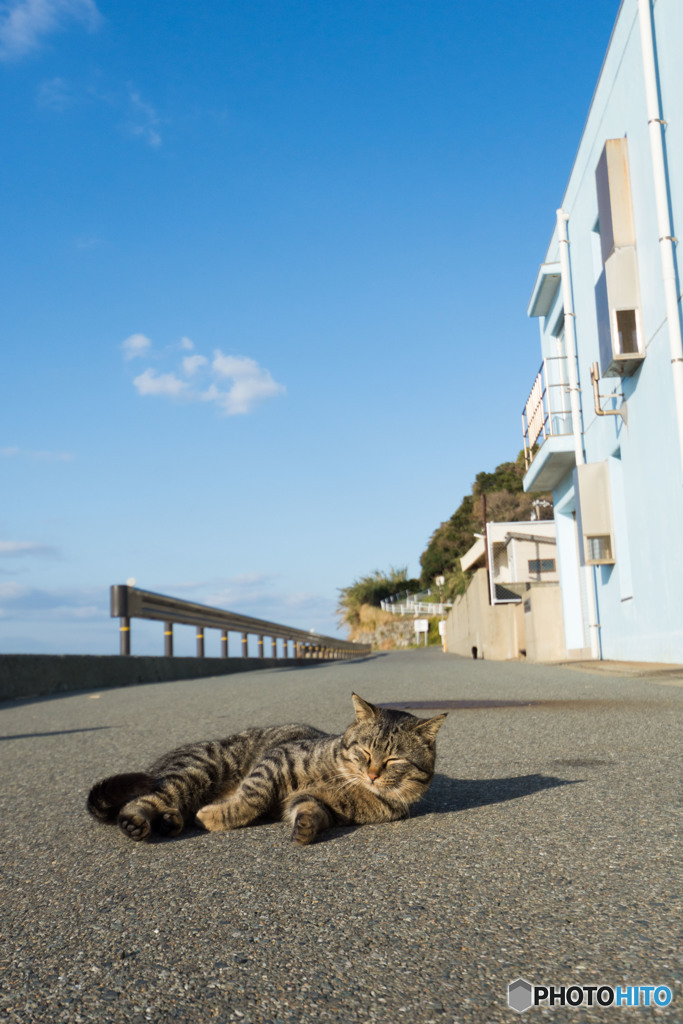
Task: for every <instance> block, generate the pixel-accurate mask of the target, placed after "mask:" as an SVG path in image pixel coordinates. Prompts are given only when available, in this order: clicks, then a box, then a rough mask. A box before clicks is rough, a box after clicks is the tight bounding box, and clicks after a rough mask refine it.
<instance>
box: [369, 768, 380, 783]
mask: <svg viewBox="0 0 683 1024" xmlns="http://www.w3.org/2000/svg"><path fill="white" fill-rule="evenodd" d="M368 778H369V779H371V780H372V781H373V782H374V781H375V779H378V778H379V772H375V771H372V770H371V769H368Z"/></svg>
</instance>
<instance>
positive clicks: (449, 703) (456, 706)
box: [377, 697, 675, 711]
mask: <svg viewBox="0 0 683 1024" xmlns="http://www.w3.org/2000/svg"><path fill="white" fill-rule="evenodd" d="M377 706H378V707H380V708H393V709H394V710H395V711H488V710H495V709H498V708H540V709H541V710H545V711H615V710H617V709H619V710H626V709H632V710H645V709H647V710H650V711H651V710H652V709H653V708H656V709H658V710H661V709H664V708H667V709H668V708H670V707H674V706H675V705H672V704H671V703H667V702H664V701H648V700H628V699H626V700H593V699H591V698H590V697H586V698H585V699H584V700H562V699H561V698H559V699H558V700H506V699H504V698H503V699H500V700H403V701H401V700H397V701H385V702H384V703H383V704H378V705H377Z"/></svg>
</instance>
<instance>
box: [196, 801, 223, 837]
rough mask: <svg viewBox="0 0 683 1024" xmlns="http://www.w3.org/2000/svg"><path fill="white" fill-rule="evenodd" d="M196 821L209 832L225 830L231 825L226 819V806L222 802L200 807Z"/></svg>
mask: <svg viewBox="0 0 683 1024" xmlns="http://www.w3.org/2000/svg"><path fill="white" fill-rule="evenodd" d="M195 821H196V822H197V824H198V825H201V827H202V828H205V829H206V831H207V832H225V830H226V829H227V828H228V827H229V826H228V824H227V822H226V820H225V808H224V807H223V806H222V805H221V804H207V805H206V807H200V809H199V810H198V811H197V814H196V815H195Z"/></svg>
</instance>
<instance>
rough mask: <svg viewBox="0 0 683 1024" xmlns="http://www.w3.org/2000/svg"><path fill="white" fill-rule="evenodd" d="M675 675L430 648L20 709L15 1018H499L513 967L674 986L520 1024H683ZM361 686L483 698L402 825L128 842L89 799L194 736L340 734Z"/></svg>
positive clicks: (401, 695) (5, 932) (396, 696)
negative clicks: (265, 728) (296, 837)
mask: <svg viewBox="0 0 683 1024" xmlns="http://www.w3.org/2000/svg"><path fill="white" fill-rule="evenodd" d="M681 681H682V680H681V678H679V679H678V680H676V679H675V678H674V679H668V678H667V679H666V680H665V679H664V677H658V676H657V675H656V674H652V675H651V676H647V675H645V677H643V678H633V677H628V676H609V675H605V674H604V673H597V672H595V673H592V672H590V671H576V670H574V669H571V668H566V667H553V666H547V665H528V664H524V663H520V662H508V663H501V662H485V661H469V660H465V659H461V658H457V657H455V656H451V655H444V654H442V653H441V651H440V650H438V649H427V650H424V651H417V650H416V651H407V652H398V653H391V654H385V655H382V654H380V655H376V656H373V657H371V658H367V659H363V660H358V661H354V662H341V663H340V662H338V663H331V664H327V665H319V666H315V667H311V668H306V669H292V668H286V667H283V668H282V669H271V670H268V671H262V672H261V671H257V672H249V673H245V674H244V675H230V676H227V677H224V678H210V679H199V680H197V679H195V680H192V681H190V682H172V683H157V684H153V685H146V686H139V687H135V688H125V689H115V690H103V691H102V692H100V693H98V692H97V691H91V692H86V693H78V694H74V695H71V696H68V695H67V696H64V695H61V696H58V697H53V698H41V699H37V700H33V701H21V702H19V701H15V702H7V703H5V704H3V705H2V706H1V718H2V729H1V730H0V732H1V734H2V741H1V742H0V750H1V751H2V759H3V761H2V763H3V779H4V783H3V786H2V830H1V834H2V850H1V852H0V865H1V870H2V880H3V890H4V892H3V894H2V939H3V951H2V954H1V956H2V967H3V971H2V977H3V988H2V1002H0V1019H4V1020H7V1021H11V1022H19V1021H20V1022H22V1024H29V1022H30V1024H34V1022H43V1021H44V1022H50V1024H59V1022H67V1021H68V1022H69V1024H81V1022H87V1024H90V1022H94V1021H97V1022H100V1024H119V1022H121V1024H123V1022H129V1021H130V1022H135V1024H140V1022H146V1021H153V1022H155V1024H164V1022H166V1021H183V1022H185V1024H195V1022H196V1024H199V1022H201V1024H206V1022H209V1021H212V1020H217V1021H225V1022H228V1021H230V1022H232V1021H235V1022H239V1024H285V1022H290V1021H297V1022H304V1024H318V1022H321V1024H323V1022H334V1024H337V1022H339V1024H342V1022H343V1024H351V1022H356V1021H362V1022H365V1021H367V1022H381V1024H400V1022H406V1024H407V1022H411V1024H412V1022H414V1024H456V1022H457V1024H465V1022H476V1024H479V1022H482V1024H494V1022H495V1024H497V1022H499V1021H500V1022H510V1021H515V1020H518V1019H520V1017H519V1016H518V1015H517V1014H516V1013H515V1012H514V1011H513V1010H511V1009H510V1008H508V1005H507V986H508V984H509V983H510V982H511V981H514V980H515V979H517V978H520V977H521V978H524V979H527V980H528V981H530V982H531V983H532V984H538V985H540V984H554V985H558V986H559V985H572V984H577V985H611V986H616V985H628V984H632V985H636V984H637V985H667V986H670V987H671V988H672V989H673V992H674V995H673V1001H672V1003H671V1004H670V1005H669V1006H668V1007H666V1008H663V1009H655V1008H650V1009H645V1008H632V1009H628V1008H625V1007H622V1008H621V1009H616V1008H614V1007H612V1008H602V1007H599V1006H593V1007H592V1008H591V1007H586V1006H582V1007H581V1008H576V1009H574V1008H571V1007H569V1006H567V1007H562V1006H559V1005H558V1006H555V1007H553V1008H552V1009H551V1008H549V1007H547V1006H538V1007H532V1008H531V1009H529V1010H528V1012H527V1013H525V1014H524V1015H523V1017H522V1018H521V1019H523V1020H528V1021H529V1022H533V1020H540V1019H552V1020H553V1021H557V1022H563V1021H571V1022H572V1024H584V1022H592V1021H604V1022H605V1024H609V1022H612V1024H613V1022H615V1021H617V1022H621V1021H647V1020H653V1019H655V1020H662V1021H678V1022H680V1021H683V996H682V994H681V988H680V983H679V982H678V981H677V980H676V979H677V978H680V974H679V973H678V966H679V964H678V962H677V961H678V957H679V954H680V949H681V941H680V925H681V920H682V915H681V899H680V898H681V875H680V846H678V847H677V846H676V829H677V824H676V820H675V813H676V805H677V803H678V802H679V798H680V782H681V779H680V754H681V704H682V702H683V691H682V690H681V688H680V685H681ZM664 682H666V683H668V685H664ZM672 683H673V685H672ZM676 683H678V685H676ZM354 690H355V691H357V692H358V693H360V694H361V696H363V697H365V698H366V699H368V700H371V701H375V702H386V703H389V702H397V701H403V702H405V701H437V702H438V701H445V700H448V701H458V700H462V701H465V702H469V703H470V705H472V704H473V705H474V706H469V707H465V708H461V709H456V710H452V711H451V713H450V714H449V717H448V719H447V721H446V724H445V725H444V727H443V729H442V730H441V732H440V734H439V738H438V743H437V748H438V753H439V757H438V764H437V776H436V779H435V781H434V783H433V785H432V788H431V790H430V791H429V793H428V794H427V796H426V797H425V798H424V800H423V801H422V803H421V804H419V805H417V806H416V807H415V808H414V811H413V814H412V816H411V817H410V818H409V819H408V820H407V821H402V822H396V823H391V824H384V825H374V826H365V827H363V828H356V829H352V828H337V829H335V830H333V831H331V832H329V833H327V834H326V835H325V837H324V838H323V840H322V841H320V842H318V843H316V844H315V845H313V846H310V847H305V848H300V847H296V846H293V845H292V844H291V843H290V842H289V840H288V834H287V832H288V830H287V828H286V827H285V826H284V825H283V824H281V823H279V822H273V823H266V824H260V825H257V826H255V827H252V828H246V829H242V830H240V831H237V832H228V833H216V834H208V833H203V832H200V831H198V830H192V831H190V832H189V833H187V834H186V835H184V836H182V837H180V838H179V839H175V840H161V839H159V840H158V841H155V842H151V843H133V842H131V841H130V840H128V839H126V838H125V837H124V836H123V835H122V834H121V833H120V832H119V830H118V829H116V828H111V827H107V826H103V825H100V824H98V823H97V822H95V821H94V820H92V819H90V817H89V816H88V815H87V813H86V811H85V806H84V804H85V797H86V794H87V791H88V789H89V787H90V785H91V784H92V783H93V782H94V781H95V780H96V779H98V778H100V777H102V776H104V775H107V774H111V773H114V772H117V771H121V770H132V769H136V768H142V767H145V766H146V765H147V764H148V763H149V762H150V760H151V759H152V758H153V757H155V756H156V755H157V754H159V753H161V752H162V751H165V750H167V749H169V748H171V747H173V746H176V745H178V744H181V743H184V742H186V741H189V740H194V739H200V738H209V737H215V736H223V735H227V734H229V733H231V732H234V731H237V730H239V729H243V728H245V727H246V726H249V725H261V724H267V723H277V722H287V721H304V722H310V723H312V724H314V725H317V726H320V727H321V728H323V729H326V730H329V731H337V732H338V731H341V730H342V729H344V727H345V726H346V725H347V724H348V723H349V722H350V720H351V719H352V717H353V714H352V709H351V692H352V691H354ZM477 701H491V702H494V703H493V704H488V705H486V704H485V705H484V706H477V703H476V702H477ZM507 701H509V702H513V701H520V702H524V701H529V702H532V703H529V704H528V705H526V706H525V705H524V704H523V703H522V704H517V705H515V704H512V705H511V706H495V702H500V703H501V704H503V705H505V703H506V702H507ZM533 702H536V703H533ZM416 713H417V714H421V715H423V716H424V717H429V716H430V714H433V713H435V712H433V711H417V712H416Z"/></svg>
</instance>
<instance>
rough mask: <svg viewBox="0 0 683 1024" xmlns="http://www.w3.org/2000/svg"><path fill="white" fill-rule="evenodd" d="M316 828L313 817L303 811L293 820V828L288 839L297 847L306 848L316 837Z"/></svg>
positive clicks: (317, 825)
mask: <svg viewBox="0 0 683 1024" xmlns="http://www.w3.org/2000/svg"><path fill="white" fill-rule="evenodd" d="M318 828H319V824H318V822H317V821H316V820H315V818H314V816H313V815H312V814H307V813H306V811H303V812H302V813H301V814H297V816H296V818H295V819H294V828H293V829H292V835H291V837H290V838H291V840H292V842H293V843H296V844H297V846H308V844H309V843H312V842H313V840H314V839H315V837H316V836H317V834H318Z"/></svg>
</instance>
